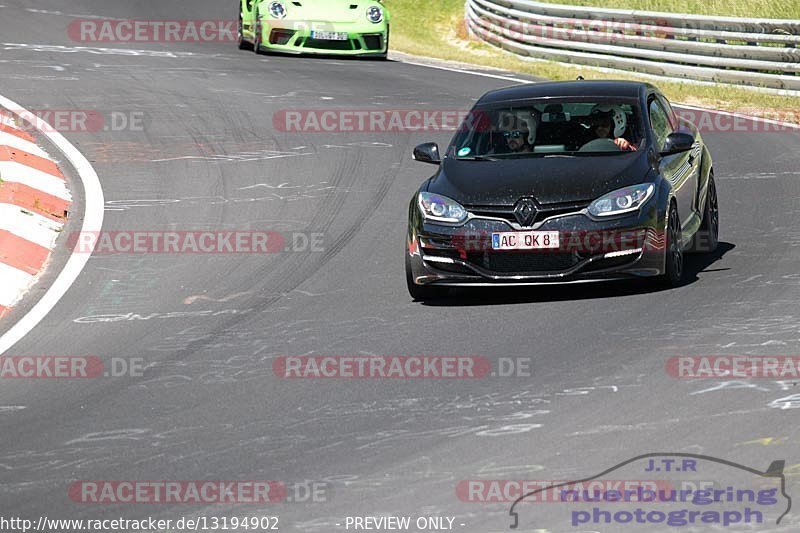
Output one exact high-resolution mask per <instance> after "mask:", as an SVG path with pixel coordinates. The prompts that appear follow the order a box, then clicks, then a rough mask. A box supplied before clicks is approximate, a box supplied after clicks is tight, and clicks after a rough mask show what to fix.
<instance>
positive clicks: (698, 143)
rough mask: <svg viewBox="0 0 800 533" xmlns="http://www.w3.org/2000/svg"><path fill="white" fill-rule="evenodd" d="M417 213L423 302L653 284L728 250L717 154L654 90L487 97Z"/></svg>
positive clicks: (547, 90)
mask: <svg viewBox="0 0 800 533" xmlns="http://www.w3.org/2000/svg"><path fill="white" fill-rule="evenodd" d="M414 159H416V160H417V161H423V162H426V163H432V164H435V165H437V166H438V169H437V171H436V173H435V174H434V175H433V176H432V177H431V178H430V179H428V180H427V181H425V182H424V183H423V184H422V186H421V187H420V189H419V191H418V192H417V193H416V194H415V195H414V197H413V198H412V200H411V205H410V206H409V217H408V238H407V246H406V254H405V263H406V265H405V266H406V278H407V282H408V290H409V292H410V293H411V296H412V297H413V298H414V299H426V298H433V297H437V296H441V295H443V293H444V292H445V291H447V288H448V287H453V286H481V285H540V284H550V283H579V282H586V281H596V280H608V279H620V278H641V277H651V278H654V279H656V280H658V281H659V282H660V283H664V284H665V285H667V286H676V285H679V284H680V283H681V279H682V277H683V264H684V252H685V251H704V252H712V251H714V250H715V249H716V247H717V239H718V227H719V212H718V206H717V195H716V189H715V186H714V170H713V166H712V160H711V154H710V153H709V151H708V148H707V147H706V146H705V144H704V143H703V140H702V138H701V136H700V134H699V132H698V131H697V128H696V127H695V126H694V125H692V124H691V123H689V122H687V121H685V120H682V119H681V118H679V117H678V116H677V115H676V114H675V112H674V111H673V110H672V107H671V105H670V103H669V102H668V101H667V99H666V98H665V97H664V96H663V95H662V94H661V93H660V92H659V90H658V89H657V88H656V87H654V86H652V85H650V84H646V83H636V82H627V81H574V82H554V83H539V84H529V85H521V86H516V87H510V88H506V89H500V90H497V91H492V92H489V93H487V94H485V95H484V96H483V97H481V98H480V100H478V102H477V103H476V104H475V106H474V107H473V109H472V111H471V112H470V113H469V114H468V115H467V117H466V119H465V120H464V122H463V123H462V125H461V126H460V128H459V129H458V131H457V132H456V134H455V136H454V137H453V140H452V141H451V143H450V145H449V146H448V147H447V150H446V152H445V153H444V157H440V155H439V148H438V146H437V145H436V144H434V143H427V144H422V145H420V146H417V147H416V148H415V149H414Z"/></svg>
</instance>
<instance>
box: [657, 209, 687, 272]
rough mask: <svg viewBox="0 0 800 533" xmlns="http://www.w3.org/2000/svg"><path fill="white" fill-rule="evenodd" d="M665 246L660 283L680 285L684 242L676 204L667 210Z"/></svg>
mask: <svg viewBox="0 0 800 533" xmlns="http://www.w3.org/2000/svg"><path fill="white" fill-rule="evenodd" d="M665 247H666V257H665V258H664V274H663V275H662V276H661V277H660V279H659V281H660V284H661V285H662V286H666V287H679V286H680V285H681V283H682V282H683V242H682V240H681V220H680V218H679V217H678V208H677V207H675V204H670V206H669V211H668V212H667V231H666V242H665Z"/></svg>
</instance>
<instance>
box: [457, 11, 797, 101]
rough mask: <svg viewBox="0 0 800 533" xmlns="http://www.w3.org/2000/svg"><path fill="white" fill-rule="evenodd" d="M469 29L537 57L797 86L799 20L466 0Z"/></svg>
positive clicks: (740, 82)
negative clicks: (739, 17)
mask: <svg viewBox="0 0 800 533" xmlns="http://www.w3.org/2000/svg"><path fill="white" fill-rule="evenodd" d="M466 20H467V26H468V29H469V30H470V32H471V33H472V34H473V35H476V36H478V37H479V38H481V39H482V40H484V41H487V42H489V43H491V44H494V45H496V46H499V47H502V48H504V49H506V50H508V51H510V52H513V53H516V54H520V55H524V56H530V57H534V58H539V59H549V60H554V61H563V62H570V63H578V64H583V65H591V66H599V67H606V68H616V69H624V70H631V71H635V72H642V73H646V74H655V75H659V76H669V77H676V78H687V79H694V80H703V81H713V82H722V83H733V84H737V85H751V86H761V87H769V88H774V89H790V90H800V74H799V73H800V48H798V47H799V46H800V20H770V19H738V18H731V17H706V16H699V15H681V14H673V13H656V12H648V11H626V10H619V9H600V8H592V7H579V6H566V5H559V4H545V3H542V2H535V1H532V0H466Z"/></svg>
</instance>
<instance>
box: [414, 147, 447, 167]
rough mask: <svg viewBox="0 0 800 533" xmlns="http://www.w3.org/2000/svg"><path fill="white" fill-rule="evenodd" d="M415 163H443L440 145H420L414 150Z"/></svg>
mask: <svg viewBox="0 0 800 533" xmlns="http://www.w3.org/2000/svg"><path fill="white" fill-rule="evenodd" d="M413 157H414V161H421V162H423V163H431V164H433V165H438V164H440V163H441V162H442V158H441V157H439V145H438V144H436V143H425V144H420V145H419V146H417V147H416V148H414V155H413Z"/></svg>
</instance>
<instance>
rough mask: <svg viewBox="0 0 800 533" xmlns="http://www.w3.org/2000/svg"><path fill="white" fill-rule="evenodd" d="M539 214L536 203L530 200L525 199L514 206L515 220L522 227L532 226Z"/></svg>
mask: <svg viewBox="0 0 800 533" xmlns="http://www.w3.org/2000/svg"><path fill="white" fill-rule="evenodd" d="M538 212H539V210H538V208H537V206H536V202H534V201H533V200H531V199H530V198H523V199H522V200H520V201H519V202H517V204H516V205H515V206H514V218H516V219H517V222H519V225H520V226H530V225H531V224H533V221H534V220H535V219H536V215H537V213H538Z"/></svg>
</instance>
